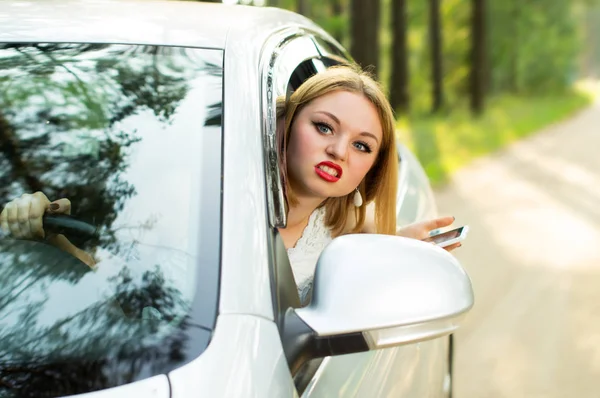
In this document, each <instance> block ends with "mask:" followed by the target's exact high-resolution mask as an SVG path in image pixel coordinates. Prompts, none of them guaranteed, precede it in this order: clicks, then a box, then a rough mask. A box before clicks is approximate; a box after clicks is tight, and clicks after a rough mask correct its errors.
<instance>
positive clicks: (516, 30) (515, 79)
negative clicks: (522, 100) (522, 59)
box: [509, 1, 521, 93]
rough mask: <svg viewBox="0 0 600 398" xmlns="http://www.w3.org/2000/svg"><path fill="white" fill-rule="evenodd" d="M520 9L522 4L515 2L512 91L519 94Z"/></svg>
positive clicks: (511, 67) (513, 12)
mask: <svg viewBox="0 0 600 398" xmlns="http://www.w3.org/2000/svg"><path fill="white" fill-rule="evenodd" d="M519 7H521V4H519V3H518V2H516V1H515V2H514V4H513V9H512V12H511V14H512V25H513V31H512V42H513V43H512V54H511V57H510V82H509V85H510V86H509V87H510V90H511V91H512V92H514V93H518V92H519V36H520V35H519V30H520V29H519V27H520V23H519V20H520V18H521V16H520V13H519Z"/></svg>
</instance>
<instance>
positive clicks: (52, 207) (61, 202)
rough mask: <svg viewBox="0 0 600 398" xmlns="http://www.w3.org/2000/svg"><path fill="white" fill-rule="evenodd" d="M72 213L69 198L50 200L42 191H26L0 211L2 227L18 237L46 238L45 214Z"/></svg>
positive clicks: (6, 231) (0, 224)
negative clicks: (43, 218) (29, 192)
mask: <svg viewBox="0 0 600 398" xmlns="http://www.w3.org/2000/svg"><path fill="white" fill-rule="evenodd" d="M46 213H48V214H71V202H70V201H69V199H58V200H55V201H54V202H50V200H49V199H48V197H47V196H46V195H44V193H42V192H36V193H34V194H28V193H25V194H23V195H21V197H19V198H17V199H13V200H11V201H10V202H8V203H7V204H6V206H4V210H2V213H0V227H2V230H3V231H4V232H5V233H7V234H10V235H12V236H14V237H15V238H17V239H45V238H46V232H45V231H44V225H43V222H42V217H43V216H44V214H46Z"/></svg>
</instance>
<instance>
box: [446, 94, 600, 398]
mask: <svg viewBox="0 0 600 398" xmlns="http://www.w3.org/2000/svg"><path fill="white" fill-rule="evenodd" d="M598 126H600V107H598V106H597V105H596V106H595V107H593V108H591V109H588V110H586V111H584V112H582V113H580V114H579V115H577V116H576V117H574V118H573V119H572V120H570V121H568V122H565V123H562V124H559V125H556V126H553V127H551V128H549V129H547V130H545V131H544V132H542V133H541V134H539V135H536V136H535V137H532V138H530V139H527V140H525V141H522V142H519V143H517V144H515V145H513V146H511V147H510V148H508V149H507V150H506V151H503V152H502V153H499V154H497V155H495V156H492V157H487V158H483V159H480V160H478V161H476V162H474V163H473V164H472V165H471V166H469V167H467V168H465V169H463V170H461V171H459V172H458V173H457V174H456V176H455V178H454V179H453V181H452V183H451V184H450V185H449V186H448V187H447V188H445V189H443V190H440V191H439V192H437V197H438V200H439V205H440V211H441V213H442V214H453V215H455V216H456V218H457V223H459V224H469V225H470V226H471V232H470V236H469V238H468V239H467V241H466V242H465V244H464V246H463V247H462V248H461V249H459V250H458V251H457V257H458V258H459V259H460V260H461V262H462V263H463V265H464V266H465V268H466V270H467V272H468V273H469V276H470V277H471V279H472V281H473V285H474V290H475V300H476V302H475V307H474V308H473V310H472V311H471V313H470V314H469V315H468V318H467V321H466V322H465V324H464V327H463V328H461V329H460V330H459V332H458V333H457V347H458V348H457V352H456V363H455V366H456V378H455V387H456V389H455V392H456V396H457V397H461V398H470V397H473V398H480V397H511V398H516V397H527V398H529V397H548V398H554V397H565V398H566V397H597V396H600V395H599V393H598V392H597V380H598V379H600V316H599V315H600V245H599V242H600V156H598V148H600V130H598Z"/></svg>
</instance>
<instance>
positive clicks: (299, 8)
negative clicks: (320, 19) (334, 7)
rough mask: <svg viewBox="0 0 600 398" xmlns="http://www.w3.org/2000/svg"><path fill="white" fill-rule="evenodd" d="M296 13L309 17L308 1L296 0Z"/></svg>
mask: <svg viewBox="0 0 600 398" xmlns="http://www.w3.org/2000/svg"><path fill="white" fill-rule="evenodd" d="M296 12H297V13H298V14H301V15H304V16H305V17H310V3H309V0H296Z"/></svg>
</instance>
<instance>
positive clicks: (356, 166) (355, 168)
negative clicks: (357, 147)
mask: <svg viewBox="0 0 600 398" xmlns="http://www.w3.org/2000/svg"><path fill="white" fill-rule="evenodd" d="M374 164H375V157H372V158H371V157H369V158H368V159H367V158H366V156H365V157H364V158H363V159H357V160H356V161H355V162H354V163H353V164H352V166H351V171H352V182H353V184H358V183H360V182H361V181H362V180H363V178H365V176H366V175H367V173H368V172H369V170H371V167H373V165H374Z"/></svg>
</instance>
